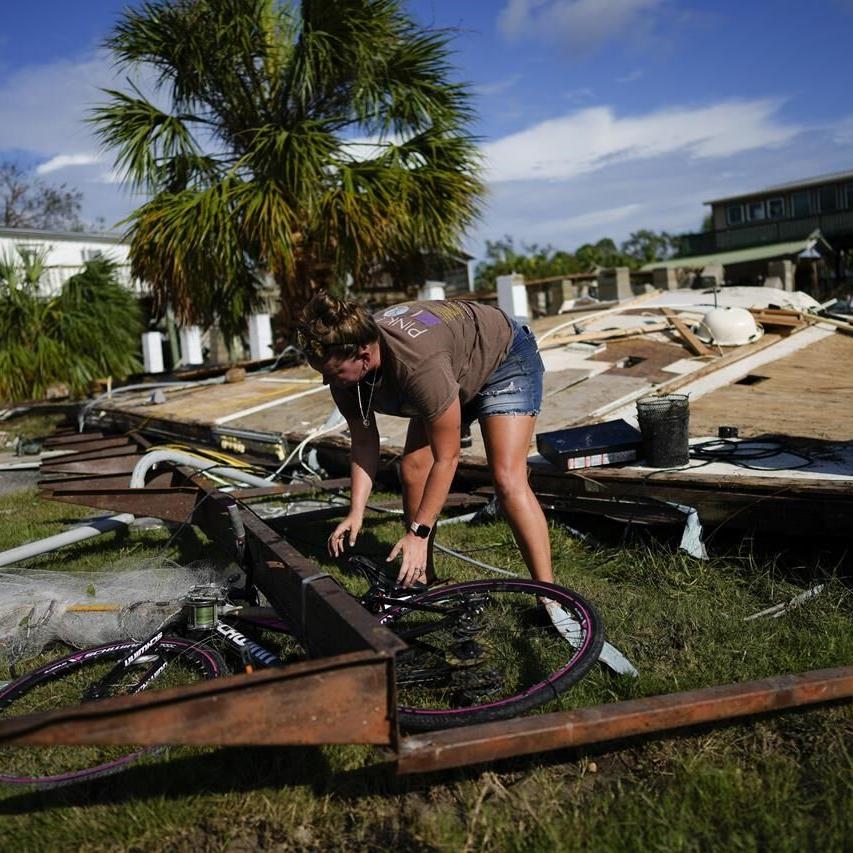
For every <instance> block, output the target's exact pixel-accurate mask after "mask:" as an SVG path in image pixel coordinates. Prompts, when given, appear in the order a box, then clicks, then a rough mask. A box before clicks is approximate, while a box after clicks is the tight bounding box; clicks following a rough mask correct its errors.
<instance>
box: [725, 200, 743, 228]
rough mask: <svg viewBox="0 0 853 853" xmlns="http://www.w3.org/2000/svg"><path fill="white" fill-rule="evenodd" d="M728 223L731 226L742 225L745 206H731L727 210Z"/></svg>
mask: <svg viewBox="0 0 853 853" xmlns="http://www.w3.org/2000/svg"><path fill="white" fill-rule="evenodd" d="M726 222H727V223H728V224H729V225H740V224H741V222H743V206H742V205H740V204H731V205H729V206H728V207H727V208H726Z"/></svg>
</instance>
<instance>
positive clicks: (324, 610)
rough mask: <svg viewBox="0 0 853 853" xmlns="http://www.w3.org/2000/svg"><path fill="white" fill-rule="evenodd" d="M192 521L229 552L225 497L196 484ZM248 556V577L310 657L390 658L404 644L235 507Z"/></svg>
mask: <svg viewBox="0 0 853 853" xmlns="http://www.w3.org/2000/svg"><path fill="white" fill-rule="evenodd" d="M200 491H201V492H202V493H203V494H204V498H203V499H201V500H199V502H198V504H197V506H196V510H195V513H194V515H193V523H194V524H197V525H198V526H199V527H200V528H201V529H202V530H203V531H204V532H205V533H206V534H207V535H208V536H209V537H210V538H211V539H213V540H214V541H215V542H217V544H220V545H222V546H223V547H225V548H229V546H230V547H231V548H233V536H234V534H233V532H232V530H231V526H230V516H229V513H228V509H227V507H228V502H229V501H233V498H231V496H229V495H225V494H222V493H220V492H216V491H215V490H212V489H208V488H207V487H205V486H200ZM238 511H239V513H240V518H241V520H242V523H243V526H244V528H245V535H246V546H247V548H248V550H249V553H250V555H251V564H250V571H251V578H252V581H253V582H254V583H255V584H256V585H257V587H258V589H260V590H261V592H263V594H264V595H265V596H266V597H267V598H268V599H269V601H270V604H272V606H273V607H274V608H275V609H276V611H277V612H278V613H280V614H281V615H282V616H283V617H284V618H285V619H286V620H287V621H288V623H289V624H290V625H291V626H292V629H293V631H294V633H295V634H296V636H297V637H299V638H300V640H301V641H303V642H304V643H305V644H306V647H307V649H308V651H309V653H310V654H311V655H312V656H316V657H322V656H326V655H332V654H341V653H343V652H348V651H354V650H360V649H366V648H369V649H373V650H374V651H376V652H377V653H381V654H384V655H389V656H391V655H394V654H395V653H396V652H398V651H401V650H402V649H404V648H405V647H406V645H405V643H404V642H403V641H402V640H400V639H399V638H398V637H397V636H396V635H395V634H393V633H392V632H391V631H390V630H389V629H388V628H386V627H384V626H383V625H380V624H379V622H378V621H377V620H376V619H375V618H374V617H373V616H372V615H371V614H370V613H368V612H367V611H366V610H365V609H364V608H363V607H362V606H361V605H360V604H359V603H358V601H356V600H355V599H354V598H353V597H352V596H351V595H350V594H349V593H348V592H346V590H344V589H342V588H341V587H340V586H339V584H338V583H337V582H335V581H334V580H332V578H331V577H329V576H328V574H327V573H326V572H324V571H323V570H322V569H321V568H320V566H319V565H317V563H315V562H314V561H313V560H310V559H308V558H307V557H305V556H304V555H303V554H301V553H300V552H299V551H297V550H296V549H295V548H294V547H293V546H292V545H290V544H289V543H288V542H286V541H285V540H284V539H283V538H282V537H281V536H280V535H279V534H278V533H276V532H275V531H274V530H273V529H272V528H271V527H270V526H269V525H267V524H266V523H265V522H264V521H263V520H262V519H260V518H258V516H256V515H255V514H254V513H252V512H251V511H249V510H246V509H242V508H240V509H238Z"/></svg>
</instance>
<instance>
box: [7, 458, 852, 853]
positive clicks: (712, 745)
mask: <svg viewBox="0 0 853 853" xmlns="http://www.w3.org/2000/svg"><path fill="white" fill-rule="evenodd" d="M0 476H2V475H0ZM87 513H89V511H88V510H85V509H83V510H81V509H79V508H74V507H72V506H69V505H63V504H60V503H51V502H46V501H43V500H41V499H40V498H38V497H37V495H36V494H35V493H34V492H21V493H18V494H16V495H12V496H8V497H4V498H0V549H5V548H9V547H12V546H14V545H17V544H21V543H22V542H24V541H29V540H31V539H35V538H40V537H43V536H47V535H50V534H52V533H55V532H57V531H58V530H60V529H63V528H65V527H66V526H67V525H68V524H69V523H70V521H71V520H72V519H74V518H77V517H80V516H81V515H85V514H87ZM328 529H329V523H325V524H321V525H317V526H312V527H305V528H302V529H300V530H299V533H298V536H297V535H296V534H294V535H293V536H292V537H291V541H292V543H293V544H294V545H295V546H296V547H297V548H299V549H300V550H303V551H304V552H305V553H309V554H311V555H312V556H315V557H317V558H321V556H322V554H321V550H320V545H321V543H322V541H323V539H324V537H325V535H327V533H328ZM398 535H399V522H398V521H397V520H396V519H393V518H390V517H389V516H386V515H377V516H376V517H371V519H370V520H369V522H368V524H367V525H366V529H365V531H364V534H363V536H362V539H361V542H360V545H359V548H360V550H361V552H362V553H366V554H373V555H374V556H380V555H382V554H384V553H386V552H387V550H388V549H389V548H390V545H391V544H393V542H394V541H396V538H397V536H398ZM551 536H552V545H553V551H554V555H555V570H556V574H557V577H558V580H559V582H561V583H563V584H564V585H566V586H570V587H573V588H575V589H577V590H578V591H579V592H581V593H582V594H583V595H584V596H586V597H587V598H589V599H590V600H591V601H593V602H594V603H595V604H596V605H597V606H598V608H599V610H600V611H601V613H602V615H603V617H604V620H605V624H606V628H607V635H608V639H609V640H610V642H612V643H613V644H614V645H616V646H617V647H618V648H619V649H620V650H622V651H623V652H624V653H625V654H626V655H627V656H628V657H629V658H630V659H631V661H632V662H633V663H634V664H635V665H636V666H637V668H638V669H639V671H640V677H639V678H638V679H634V680H631V679H617V678H615V677H613V676H612V675H610V674H609V673H608V672H607V671H606V670H604V669H603V668H600V667H596V668H595V669H594V670H593V671H592V673H591V674H590V675H589V676H588V677H587V678H586V679H584V681H583V682H582V683H581V684H580V685H578V686H577V687H575V688H573V689H572V690H571V691H570V692H569V693H568V694H567V695H566V696H564V697H563V698H562V699H561V702H560V703H558V704H556V705H552V706H550V707H549V708H548V709H547V710H555V709H556V708H559V707H563V708H572V707H583V706H588V705H593V704H597V703H601V702H612V701H617V700H620V699H626V698H633V697H638V696H649V695H654V694H657V693H667V692H672V691H678V690H685V689H689V688H693V687H703V686H710V685H715V684H722V683H728V682H735V681H744V680H749V679H754V678H761V677H764V676H770V675H776V674H780V673H786V672H799V671H805V670H809V669H817V668H822V667H832V666H841V665H849V664H850V663H851V661H853V630H851V628H853V596H851V592H850V589H849V577H846V573H847V572H848V571H849V570H848V569H847V568H846V563H845V562H844V561H843V559H842V560H841V561H839V560H837V559H835V558H833V557H832V556H831V555H830V556H827V555H826V554H822V555H821V556H820V557H817V556H816V555H815V554H814V553H812V552H808V551H807V552H806V554H805V556H803V555H802V554H798V553H796V552H795V551H793V550H790V549H788V550H786V552H785V553H781V554H772V555H769V556H768V555H766V554H765V555H759V553H758V550H757V547H754V546H753V545H752V544H751V543H750V542H741V543H734V544H732V543H729V544H728V545H727V546H726V547H725V553H724V554H719V555H718V556H715V557H714V558H713V559H712V560H711V561H709V562H699V561H696V560H694V559H692V558H690V557H686V556H683V555H680V554H675V553H673V552H672V551H671V550H669V549H668V548H667V547H666V545H665V544H661V543H660V542H658V541H657V540H655V539H653V538H651V537H648V536H646V535H643V534H640V535H637V536H633V537H631V538H630V539H629V540H628V541H627V542H625V543H620V545H619V547H616V546H615V545H594V544H591V543H590V542H586V543H584V542H581V541H579V540H578V539H577V538H575V537H573V536H572V535H571V534H570V533H569V532H568V530H567V529H566V528H565V527H563V526H561V524H559V523H558V522H557V521H555V522H554V523H553V524H552V529H551ZM439 541H440V542H441V543H442V544H445V545H447V546H449V547H452V548H456V549H458V550H460V551H466V552H469V553H471V556H473V557H475V558H476V559H478V560H481V561H484V562H487V563H491V564H493V565H496V566H500V567H502V568H508V569H511V570H513V571H516V572H519V573H522V572H523V571H524V567H523V565H522V563H521V561H520V558H519V556H518V553H517V551H516V550H515V548H514V546H513V544H512V537H511V535H510V533H509V530H508V528H507V527H506V525H504V524H503V523H501V522H498V523H493V524H486V525H482V526H475V527H472V526H468V525H450V526H447V527H445V528H442V530H441V531H440V533H439ZM717 550H718V552H719V551H721V550H723V548H722V543H718V547H717ZM841 556H842V557H843V555H841ZM163 557H168V558H169V559H172V560H175V561H176V562H179V563H182V564H185V563H187V562H190V561H193V560H198V559H207V560H215V559H216V558H217V554H216V552H215V551H214V549H213V548H212V546H211V545H210V544H209V543H207V542H206V541H204V540H203V538H200V537H198V536H196V535H194V534H192V533H191V531H184V533H182V534H180V535H178V536H173V535H172V534H171V533H170V532H168V531H165V530H159V531H158V530H154V531H151V530H149V531H131V532H129V533H127V534H122V535H117V534H112V533H111V534H107V535H105V536H102V537H100V538H98V539H96V540H90V541H89V542H87V543H81V544H80V545H78V546H73V547H71V548H68V549H66V550H65V551H62V552H58V553H55V554H53V555H49V556H45V557H42V558H38V559H35V560H32V561H30V566H31V567H32V568H36V567H37V568H39V569H48V570H55V571H67V570H69V569H74V570H101V569H104V568H106V567H108V566H116V565H118V566H127V567H132V566H133V565H134V564H138V563H140V562H144V561H149V560H151V559H160V558H163ZM324 566H325V567H326V568H327V569H331V568H332V567H331V565H330V564H327V563H324ZM437 567H438V571H439V574H440V575H442V576H452V577H453V578H454V579H457V580H463V579H468V578H473V577H478V576H483V575H484V574H487V573H486V572H485V571H484V570H482V569H478V568H476V567H473V566H471V565H469V564H466V563H463V562H461V561H459V560H457V559H455V558H453V557H450V556H444V555H442V556H439V557H438V558H437ZM342 580H343V582H344V583H346V584H348V585H350V586H351V588H353V590H354V591H356V592H358V591H361V590H360V588H359V587H358V583H357V582H354V581H352V579H349V578H345V579H342ZM818 582H822V583H824V588H823V591H822V593H821V594H820V595H817V596H815V597H813V598H811V599H809V600H808V601H806V602H804V603H803V604H802V605H800V606H799V607H796V608H794V609H791V610H790V611H788V612H787V613H786V614H785V615H784V616H782V617H781V618H777V619H772V618H762V619H756V620H752V621H744V618H745V617H746V616H748V615H750V614H752V613H755V612H757V611H760V610H763V609H765V608H767V607H769V606H771V605H774V604H777V603H779V602H784V601H787V600H789V599H790V598H792V597H793V596H794V595H796V594H797V593H799V592H802V591H803V590H804V589H806V588H808V587H810V586H813V585H814V584H815V583H818ZM851 771H853V705H851V704H850V703H841V704H838V705H836V706H833V707H823V708H816V709H809V710H806V711H799V712H789V713H785V714H780V715H776V716H774V717H767V718H762V719H760V720H750V721H748V722H740V723H738V724H734V725H726V726H716V727H706V728H703V729H701V730H693V731H691V732H689V733H687V734H679V735H672V736H667V737H652V738H648V739H645V740H636V741H633V742H630V743H622V744H616V745H608V746H602V747H596V748H591V749H587V750H564V751H561V752H554V753H548V754H545V755H540V756H534V757H530V758H524V759H516V760H512V761H505V762H501V763H500V764H496V765H493V766H489V767H475V768H468V769H465V770H459V771H453V772H445V773H440V774H433V775H430V776H421V777H396V776H395V775H394V772H393V768H391V767H390V766H389V765H387V764H386V763H383V761H382V760H381V758H380V757H379V756H378V755H377V754H376V753H374V752H373V751H372V750H370V749H368V748H365V747H357V746H353V747H327V748H295V747H294V748H274V749H273V748H252V749H245V748H243V749H237V748H232V749H173V750H171V751H169V752H167V753H165V754H164V755H160V756H157V757H155V758H152V759H150V760H148V761H147V762H145V763H143V764H141V765H138V766H135V767H134V768H132V769H131V770H129V771H128V772H126V773H124V774H121V775H118V776H114V777H111V778H108V779H105V780H101V781H95V782H92V783H89V784H86V785H79V786H75V787H68V788H62V789H56V790H51V791H21V790H14V789H3V790H0V839H2V841H0V849H2V850H15V851H29V850H39V851H44V850H65V849H71V848H74V847H78V848H80V849H85V850H86V851H90V850H158V851H160V850H169V851H172V850H174V851H184V850H186V851H190V850H193V851H198V850H202V851H207V850H210V851H218V850H222V851H244V850H246V851H248V850H256V849H272V850H317V849H336V850H374V849H376V850H379V849H383V850H384V849H389V848H393V849H397V850H401V851H408V850H454V851H456V850H516V849H517V850H522V849H523V850H614V851H616V850H618V851H622V850H638V851H639V850H643V851H646V850H717V849H731V850H762V851H763V850H791V851H801V850H822V851H824V850H828V851H833V850H838V851H841V850H849V849H850V838H851V837H853V772H851Z"/></svg>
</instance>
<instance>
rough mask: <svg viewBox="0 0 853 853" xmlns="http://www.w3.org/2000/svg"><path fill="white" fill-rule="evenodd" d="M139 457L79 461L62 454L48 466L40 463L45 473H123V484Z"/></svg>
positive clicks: (131, 455)
mask: <svg viewBox="0 0 853 853" xmlns="http://www.w3.org/2000/svg"><path fill="white" fill-rule="evenodd" d="M139 459H140V457H139V454H138V453H134V454H125V455H122V456H112V457H108V458H103V457H101V458H99V459H89V460H83V461H79V460H77V459H76V458H75V457H73V456H64V457H61V458H60V459H58V460H57V461H56V462H55V463H53V464H52V465H50V466H46V465H45V464H44V463H42V466H41V467H42V470H43V472H44V473H45V474H80V475H89V476H92V477H95V476H100V475H109V474H124V475H125V484H127V483H129V482H130V475H131V474H132V473H133V469H134V468H135V467H136V463H137V462H138V461H139Z"/></svg>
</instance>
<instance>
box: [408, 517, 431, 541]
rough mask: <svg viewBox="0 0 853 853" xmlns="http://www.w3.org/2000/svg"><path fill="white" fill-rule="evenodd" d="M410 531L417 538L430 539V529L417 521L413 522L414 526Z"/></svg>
mask: <svg viewBox="0 0 853 853" xmlns="http://www.w3.org/2000/svg"><path fill="white" fill-rule="evenodd" d="M409 530H411V531H412V533H414V534H415V536H420V538H421V539H426V538H428V537H429V534H430V528H429V527H427V526H426V525H425V524H418V523H417V522H416V521H413V522H412V525H411V527H410V528H409Z"/></svg>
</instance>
